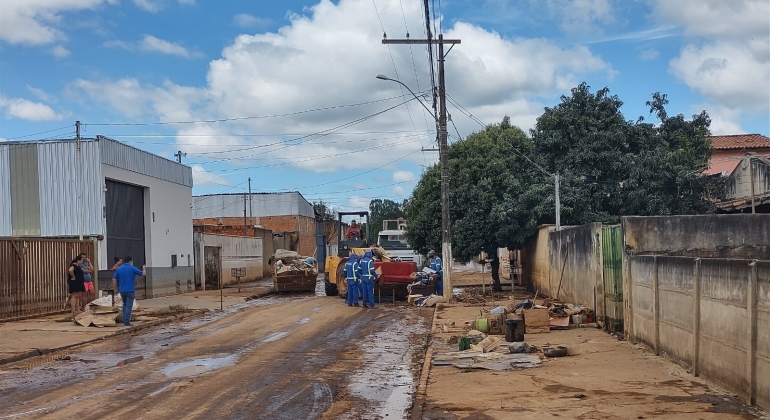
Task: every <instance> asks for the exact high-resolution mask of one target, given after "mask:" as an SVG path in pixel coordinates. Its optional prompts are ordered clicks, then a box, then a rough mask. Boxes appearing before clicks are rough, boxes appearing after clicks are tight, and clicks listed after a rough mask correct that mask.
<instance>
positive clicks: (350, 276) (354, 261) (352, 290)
mask: <svg viewBox="0 0 770 420" xmlns="http://www.w3.org/2000/svg"><path fill="white" fill-rule="evenodd" d="M359 277H360V276H359V275H358V255H356V254H350V257H349V258H348V262H346V263H345V281H346V282H347V284H348V294H347V299H346V301H347V304H348V306H360V305H359V304H358V282H359V280H360V279H359Z"/></svg>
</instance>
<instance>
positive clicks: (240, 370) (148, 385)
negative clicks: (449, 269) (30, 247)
mask: <svg viewBox="0 0 770 420" xmlns="http://www.w3.org/2000/svg"><path fill="white" fill-rule="evenodd" d="M431 316H432V311H431V310H429V309H417V308H413V307H406V306H390V305H381V306H379V307H378V308H377V309H375V310H364V309H360V308H348V307H347V306H345V305H344V304H343V303H342V300H341V299H338V298H327V297H311V296H290V297H267V298H262V299H258V300H255V301H251V302H247V303H244V304H243V305H239V306H238V307H235V308H230V309H226V310H225V312H224V313H210V314H208V315H206V316H205V317H203V318H200V319H195V320H192V321H187V322H181V323H177V324H173V325H168V326H165V327H162V328H158V329H155V330H151V331H148V332H144V333H138V334H137V335H133V336H122V337H117V338H115V339H112V340H109V341H106V342H104V343H100V344H96V345H92V346H89V347H86V348H82V349H80V350H78V351H75V352H73V353H71V354H69V355H68V357H69V360H57V361H50V362H46V363H42V364H40V365H37V366H35V367H32V368H30V369H29V370H27V368H28V367H29V364H27V365H16V366H6V367H4V369H3V370H0V420H5V419H20V418H77V419H81V420H87V419H104V418H130V419H139V418H152V419H177V418H207V419H209V418H222V419H262V418H264V419H315V418H329V419H332V418H334V419H337V418H343V419H344V418H349V419H367V418H371V419H374V418H388V419H399V418H406V415H407V411H408V409H409V407H410V406H411V403H412V396H413V394H414V389H415V387H416V382H417V378H418V377H419V368H420V367H421V365H422V357H423V355H424V348H425V343H426V340H427V334H428V332H429V329H430V323H431Z"/></svg>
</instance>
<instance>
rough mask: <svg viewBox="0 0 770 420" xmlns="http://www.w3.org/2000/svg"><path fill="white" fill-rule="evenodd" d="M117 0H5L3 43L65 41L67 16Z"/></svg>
mask: <svg viewBox="0 0 770 420" xmlns="http://www.w3.org/2000/svg"><path fill="white" fill-rule="evenodd" d="M103 3H114V0H2V13H0V40H1V41H4V42H7V43H10V44H24V45H45V44H51V43H53V42H55V41H57V40H61V39H64V37H65V36H64V33H63V32H62V30H61V29H60V28H62V27H64V26H65V25H66V22H65V21H64V19H63V15H64V14H65V13H67V12H71V11H78V10H86V9H94V8H97V7H98V6H100V5H102V4H103Z"/></svg>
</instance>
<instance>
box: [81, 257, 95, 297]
mask: <svg viewBox="0 0 770 420" xmlns="http://www.w3.org/2000/svg"><path fill="white" fill-rule="evenodd" d="M80 269H81V270H83V286H85V292H83V299H82V300H81V302H80V311H81V312H82V311H85V310H86V305H87V304H88V303H89V302H92V301H93V300H94V297H95V296H94V293H95V291H94V281H93V277H92V274H93V273H94V266H93V264H91V260H89V259H88V256H87V255H86V253H85V252H81V253H80Z"/></svg>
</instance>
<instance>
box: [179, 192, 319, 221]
mask: <svg viewBox="0 0 770 420" xmlns="http://www.w3.org/2000/svg"><path fill="white" fill-rule="evenodd" d="M244 195H245V196H246V197H247V198H248V194H243V193H234V194H213V195H202V196H197V197H194V198H193V218H194V219H205V218H209V217H243V197H244ZM248 206H249V204H248V202H247V211H248ZM251 211H252V212H253V215H254V217H266V216H289V215H291V216H296V215H299V216H305V217H311V218H315V213H314V211H313V205H312V204H310V203H309V202H308V201H307V200H306V199H305V197H303V196H302V194H300V193H298V192H287V193H252V195H251Z"/></svg>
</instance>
